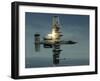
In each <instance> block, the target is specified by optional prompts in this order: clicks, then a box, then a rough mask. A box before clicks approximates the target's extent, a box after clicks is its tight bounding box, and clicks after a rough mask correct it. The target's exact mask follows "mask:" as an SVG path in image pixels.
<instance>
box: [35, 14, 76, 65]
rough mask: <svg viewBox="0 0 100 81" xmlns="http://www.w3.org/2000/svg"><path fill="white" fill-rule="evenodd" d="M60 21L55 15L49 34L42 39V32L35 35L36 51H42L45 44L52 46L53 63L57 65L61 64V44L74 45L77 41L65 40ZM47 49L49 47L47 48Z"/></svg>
mask: <svg viewBox="0 0 100 81" xmlns="http://www.w3.org/2000/svg"><path fill="white" fill-rule="evenodd" d="M60 29H61V27H60V22H59V17H58V16H53V22H52V29H51V32H50V33H49V34H47V35H46V36H45V37H44V38H43V39H42V41H41V40H40V34H39V33H36V34H35V35H34V37H35V38H34V40H35V43H34V44H35V51H36V52H39V51H40V46H41V45H43V47H44V48H52V52H53V64H54V65H57V64H59V61H60V54H61V51H63V50H62V49H61V45H63V44H66V45H72V44H76V43H77V42H74V41H72V40H68V41H66V40H63V39H62V38H61V37H62V36H63V35H62V32H61V31H60ZM46 50H47V49H46Z"/></svg>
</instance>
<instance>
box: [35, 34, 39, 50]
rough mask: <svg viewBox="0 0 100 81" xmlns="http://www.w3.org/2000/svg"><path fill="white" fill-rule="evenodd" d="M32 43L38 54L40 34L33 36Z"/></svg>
mask: <svg viewBox="0 0 100 81" xmlns="http://www.w3.org/2000/svg"><path fill="white" fill-rule="evenodd" d="M34 41H35V42H34V43H35V51H36V52H38V51H40V34H38V33H36V34H35V35H34Z"/></svg>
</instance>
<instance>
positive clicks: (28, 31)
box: [25, 12, 89, 68]
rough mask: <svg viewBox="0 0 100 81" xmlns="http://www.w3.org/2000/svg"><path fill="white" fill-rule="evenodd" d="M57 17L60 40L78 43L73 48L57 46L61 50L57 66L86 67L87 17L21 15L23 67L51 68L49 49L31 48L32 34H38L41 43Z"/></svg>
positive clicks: (32, 43)
mask: <svg viewBox="0 0 100 81" xmlns="http://www.w3.org/2000/svg"><path fill="white" fill-rule="evenodd" d="M55 15H56V16H59V20H60V26H61V27H60V28H61V32H62V34H63V35H64V36H63V37H62V40H66V41H67V40H72V41H75V42H78V43H77V44H74V45H61V49H62V50H63V51H62V52H61V54H60V58H61V59H63V58H66V60H65V61H64V60H62V61H61V62H60V64H59V66H62V65H65V66H74V65H88V64H89V16H88V15H74V14H73V15H70V14H47V13H31V12H26V13H25V59H26V60H25V62H26V68H33V67H52V66H53V64H52V54H53V53H52V48H49V49H48V48H43V45H41V48H40V52H35V49H34V34H35V33H37V32H38V33H39V34H40V38H41V40H42V39H43V37H45V36H46V35H47V34H48V33H50V32H51V28H52V27H51V26H52V18H53V16H55Z"/></svg>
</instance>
